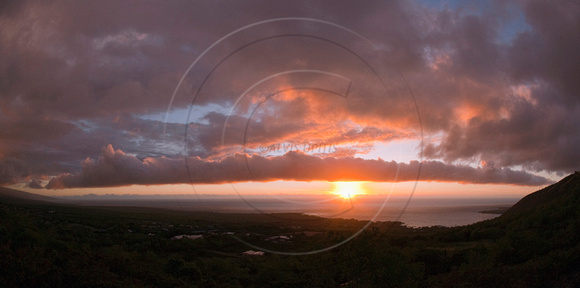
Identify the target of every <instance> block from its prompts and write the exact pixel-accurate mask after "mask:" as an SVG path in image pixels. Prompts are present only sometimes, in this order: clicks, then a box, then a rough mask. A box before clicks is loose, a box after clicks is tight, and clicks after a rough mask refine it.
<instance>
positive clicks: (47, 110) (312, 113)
mask: <svg viewBox="0 0 580 288" xmlns="http://www.w3.org/2000/svg"><path fill="white" fill-rule="evenodd" d="M445 3H446V2H433V3H425V2H424V1H388V2H385V1H368V2H365V3H351V2H349V1H344V2H343V1H339V2H335V1H332V2H331V1H328V2H316V3H313V2H310V1H293V2H281V1H280V2H270V1H268V2H266V1H250V2H245V3H241V2H239V3H238V2H231V3H229V2H228V3H213V2H201V1H190V2H182V3H172V5H165V4H164V3H156V2H148V3H142V2H140V1H99V2H67V1H7V2H5V3H4V4H2V5H0V25H2V27H3V28H2V29H1V30H0V47H2V49H0V184H2V185H3V184H10V183H15V182H29V183H30V186H31V187H35V188H41V187H42V186H41V185H40V184H39V183H41V181H40V180H46V181H48V179H51V180H50V182H49V184H48V185H47V186H46V188H52V189H57V188H67V187H108V186H122V185H132V184H144V185H153V184H168V183H226V182H237V181H273V180H295V181H314V180H326V181H341V180H360V181H414V180H415V179H416V177H417V175H418V172H419V163H420V162H422V167H421V171H420V172H421V173H420V177H419V179H420V180H423V181H442V182H459V183H474V184H480V183H496V184H513V185H532V186H536V185H545V184H548V183H551V181H552V179H549V175H552V177H554V175H557V176H561V175H564V174H567V173H572V172H574V171H575V170H580V166H579V165H580V164H579V163H580V149H578V147H580V133H578V127H579V125H580V82H579V81H578V76H579V75H580V53H578V52H577V51H579V49H580V34H579V33H578V32H577V31H580V5H578V4H576V3H575V2H574V1H559V2H557V3H550V2H545V1H535V0H529V1H503V2H499V1H482V2H477V3H459V4H449V3H448V4H445ZM288 17H296V18H288ZM298 17H302V18H309V19H310V20H304V19H302V20H300V19H297V18H298ZM276 19H278V20H276ZM281 19H282V20H281ZM284 19H285V20H284ZM266 20H271V21H269V22H267V23H266V22H264V23H263V24H256V23H259V22H260V21H266ZM248 25H249V26H248ZM244 26H248V28H247V29H243V30H240V31H239V32H236V33H234V34H232V35H231V36H230V37H228V38H224V39H222V37H224V36H225V35H228V33H231V32H232V31H237V29H240V28H241V27H244ZM220 40H221V41H220ZM367 40H368V41H367ZM216 41H217V42H216ZM213 44H216V45H215V46H212V45H213ZM208 47H213V48H212V49H211V50H209V51H207V53H205V54H202V53H203V52H204V51H205V50H206V49H207V48H208ZM202 55H203V57H201V56H202ZM198 57H200V58H199V61H198V62H197V63H196V65H195V66H194V67H190V65H191V64H192V63H193V62H194V61H195V60H196V59H197V58H198ZM189 68H192V69H190V70H188V69H189ZM186 72H188V73H186ZM182 76H183V78H182ZM180 81H181V82H180ZM179 84H180V85H179ZM176 87H179V89H177V90H176ZM174 91H175V92H176V93H175V94H174ZM172 95H174V97H173V98H172ZM170 103H171V107H169V108H168V105H169V104H170ZM167 111H168V112H169V113H168V114H167V115H166V114H165V112H167ZM422 135H423V138H421V136H422ZM421 140H423V144H424V145H422V146H421V145H418V143H421ZM399 142H408V143H412V144H410V145H414V147H413V152H412V153H408V152H405V153H407V154H405V155H403V156H404V157H402V158H405V159H407V160H405V161H401V160H398V161H394V160H393V159H391V158H393V157H392V156H393V155H392V154H389V153H387V152H389V151H387V152H385V151H384V150H381V147H385V146H388V145H391V144H393V143H399ZM280 145H282V146H283V147H284V148H283V149H280V148H279V147H280ZM286 145H291V146H292V145H293V146H292V147H298V146H300V145H302V146H301V147H303V148H301V149H298V148H297V149H286V148H285V147H286ZM305 145H309V147H310V148H312V149H310V150H309V151H305V148H304V147H306V146H305ZM415 146H416V147H415ZM113 147H114V148H116V149H118V150H115V149H114V148H113ZM272 147H278V148H276V149H272ZM314 147H316V149H314ZM321 147H324V148H325V149H326V148H328V149H326V150H325V149H323V150H321ZM389 147H390V146H389ZM421 147H423V150H421V149H420V148H421ZM382 154H384V155H382ZM377 155H380V157H381V159H385V160H377ZM421 156H422V157H421ZM188 168H189V173H188ZM397 168H398V169H399V170H398V171H399V174H398V175H399V176H398V177H397V178H396V179H395V178H394V176H393V175H394V173H395V172H393V171H396V170H397ZM395 174H396V173H395Z"/></svg>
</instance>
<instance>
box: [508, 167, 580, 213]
mask: <svg viewBox="0 0 580 288" xmlns="http://www.w3.org/2000/svg"><path fill="white" fill-rule="evenodd" d="M579 189H580V172H576V173H574V174H571V175H569V176H567V177H565V178H564V179H562V180H560V181H559V182H558V183H555V184H553V185H550V186H548V187H546V188H544V189H542V190H539V191H536V192H534V193H532V194H529V195H527V196H526V197H524V198H522V200H520V201H519V202H518V203H516V204H515V205H514V206H513V207H511V208H510V209H509V210H508V211H507V212H506V213H505V214H506V215H509V214H514V213H520V212H524V211H531V210H533V209H537V208H540V207H543V206H548V205H554V204H556V202H557V203H559V204H563V205H565V206H570V205H572V204H576V205H577V204H579V203H578V199H580V198H579V196H580V192H579ZM560 202H562V203H560Z"/></svg>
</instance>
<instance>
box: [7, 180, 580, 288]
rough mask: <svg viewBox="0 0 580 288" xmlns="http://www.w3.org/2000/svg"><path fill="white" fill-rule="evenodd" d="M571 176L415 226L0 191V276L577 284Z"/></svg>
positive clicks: (200, 283)
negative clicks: (105, 203)
mask: <svg viewBox="0 0 580 288" xmlns="http://www.w3.org/2000/svg"><path fill="white" fill-rule="evenodd" d="M579 179H580V175H578V173H576V174H573V175H571V176H569V177H567V178H565V179H564V180H562V181H561V182H559V183H557V184H554V185H552V186H550V187H548V188H546V189H547V190H546V189H544V190H541V191H538V192H536V193H538V194H536V193H534V194H536V196H533V195H534V194H532V195H530V196H528V197H526V198H528V200H526V198H524V199H523V200H522V201H520V202H521V203H524V204H526V203H530V204H526V205H524V204H520V203H518V204H516V205H515V206H514V208H512V209H510V210H508V211H507V212H506V213H505V214H504V215H502V216H500V217H498V218H495V219H492V220H487V221H484V222H480V223H476V224H473V225H469V226H462V227H453V228H445V227H429V228H418V229H412V228H408V227H405V226H403V225H402V224H401V223H398V222H376V223H367V222H364V221H357V220H352V219H350V220H349V219H324V218H319V217H315V216H308V215H302V214H290V213H289V214H220V213H204V212H191V211H173V210H164V209H150V208H132V207H82V206H75V205H68V204H58V203H50V202H44V201H41V200H39V199H23V198H19V197H17V195H16V196H15V195H14V194H11V195H8V194H6V193H4V194H1V195H3V196H2V197H0V255H2V257H0V267H2V270H1V272H0V283H3V285H6V287H45V286H48V287H57V286H66V287H81V286H82V287H103V286H106V287H128V286H138V287H143V286H145V287H147V286H150V287H578V286H579V285H580V268H579V267H580V212H579V211H580V209H578V208H579V206H580V205H579V204H580V201H579V198H580V197H579V195H580V191H579V188H580V185H579V183H580V180H579ZM546 191H547V192H546ZM537 195H540V196H541V197H540V198H541V201H537V200H535V199H536V198H537V199H539V198H538V196H537ZM545 195H555V196H553V197H547V198H546V196H545ZM529 197H531V200H530V198H529ZM361 228H366V229H361ZM359 232H360V233H359ZM352 236H356V237H352ZM351 237H352V239H351V240H350V241H346V240H348V239H349V238H351ZM343 242H344V243H343ZM340 243H342V244H341V245H337V244H340ZM333 246H337V247H334V248H333ZM329 248H333V249H329ZM250 250H251V251H250ZM317 251H318V252H317ZM244 252H246V253H244ZM262 252H263V253H262ZM315 252H316V253H315Z"/></svg>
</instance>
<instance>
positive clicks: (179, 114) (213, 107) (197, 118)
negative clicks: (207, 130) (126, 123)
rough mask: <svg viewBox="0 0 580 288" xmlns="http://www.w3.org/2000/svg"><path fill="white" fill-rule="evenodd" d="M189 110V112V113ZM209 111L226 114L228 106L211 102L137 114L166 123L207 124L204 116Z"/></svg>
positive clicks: (228, 111)
mask: <svg viewBox="0 0 580 288" xmlns="http://www.w3.org/2000/svg"><path fill="white" fill-rule="evenodd" d="M190 110H191V114H189V113H190ZM211 112H216V113H220V114H224V115H228V114H229V113H230V109H229V108H228V107H223V106H220V105H217V104H213V103H212V104H208V105H204V106H190V107H186V108H176V109H173V110H171V111H169V112H159V113H153V114H147V115H141V116H139V118H141V119H144V120H152V121H159V122H165V123H167V124H185V123H186V122H189V123H202V124H208V123H207V120H206V119H204V117H205V116H206V115H208V114H209V113H211ZM188 114H189V121H188Z"/></svg>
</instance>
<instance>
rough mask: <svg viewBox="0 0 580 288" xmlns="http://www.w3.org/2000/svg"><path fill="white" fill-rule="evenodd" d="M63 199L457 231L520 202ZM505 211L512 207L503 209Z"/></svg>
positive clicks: (380, 198)
mask: <svg viewBox="0 0 580 288" xmlns="http://www.w3.org/2000/svg"><path fill="white" fill-rule="evenodd" d="M58 198H59V199H62V200H64V201H67V202H69V203H75V204H79V205H89V206H127V207H156V208H166V209H175V210H185V211H209V212H220V213H305V214H309V215H316V216H321V217H326V218H353V219H357V220H374V221H401V222H403V223H404V224H405V225H408V226H411V227H426V226H437V225H438V226H447V227H452V226H461V225H468V224H472V223H476V222H479V221H483V220H488V219H492V218H494V217H497V216H498V215H499V214H502V213H503V212H505V210H507V208H509V207H510V206H511V205H513V204H514V203H515V202H517V200H518V199H512V198H428V197H415V198H413V199H411V202H410V205H409V206H406V204H407V200H408V198H407V197H390V198H386V196H384V195H383V196H381V195H360V196H357V197H356V199H353V200H352V202H350V201H348V200H344V199H340V198H338V197H336V196H333V195H251V196H239V195H191V194H180V195H135V194H126V195H115V194H107V195H95V194H88V195H82V196H65V197H58ZM383 205H384V206H383ZM500 206H501V207H506V208H505V209H503V210H498V209H499V208H498V207H500ZM381 208H382V209H381Z"/></svg>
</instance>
